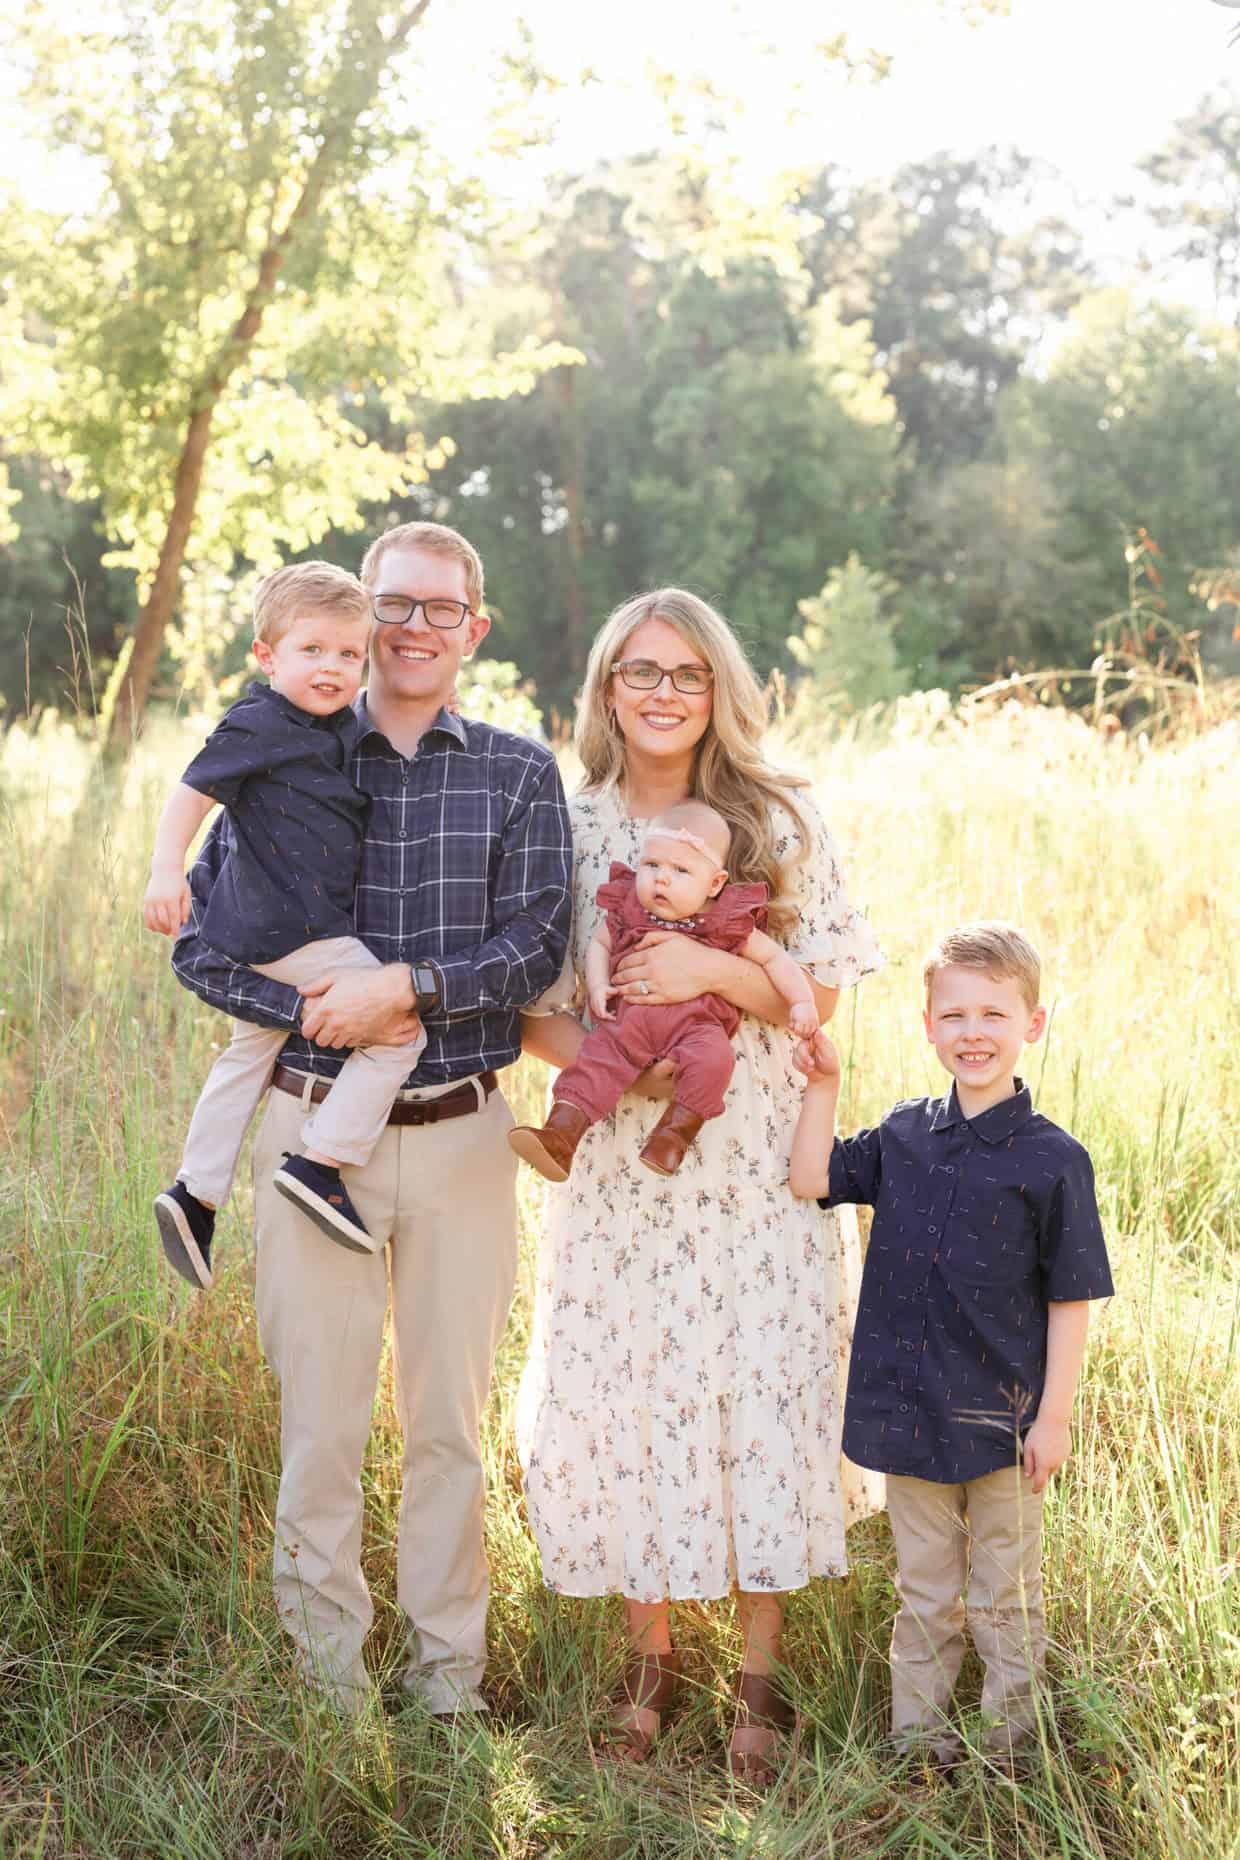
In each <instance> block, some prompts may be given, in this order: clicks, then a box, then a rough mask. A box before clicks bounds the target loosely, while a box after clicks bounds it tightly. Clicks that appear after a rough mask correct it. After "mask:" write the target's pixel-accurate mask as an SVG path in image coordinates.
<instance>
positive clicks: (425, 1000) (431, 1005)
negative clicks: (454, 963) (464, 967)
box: [410, 962, 443, 1014]
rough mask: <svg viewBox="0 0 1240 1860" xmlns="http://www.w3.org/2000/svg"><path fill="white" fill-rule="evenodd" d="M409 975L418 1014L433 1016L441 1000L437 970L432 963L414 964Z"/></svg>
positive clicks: (441, 991) (441, 993) (441, 994)
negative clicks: (411, 980) (411, 979)
mask: <svg viewBox="0 0 1240 1860" xmlns="http://www.w3.org/2000/svg"><path fill="white" fill-rule="evenodd" d="M410 973H411V974H412V976H413V996H414V1001H415V1003H416V1005H417V1010H418V1013H419V1014H433V1013H434V1011H435V1009H436V1008H437V1007H438V1006H439V1005H440V1003H441V1001H442V999H443V990H442V988H441V986H440V981H439V971H438V969H437V968H436V967H435V965H434V963H432V962H415V963H414V964H413V967H412V969H411V971H410Z"/></svg>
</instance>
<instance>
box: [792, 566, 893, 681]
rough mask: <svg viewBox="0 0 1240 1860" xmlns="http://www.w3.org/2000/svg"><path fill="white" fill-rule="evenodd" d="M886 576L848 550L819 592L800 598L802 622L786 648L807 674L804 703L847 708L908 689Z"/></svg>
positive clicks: (889, 582)
mask: <svg viewBox="0 0 1240 1860" xmlns="http://www.w3.org/2000/svg"><path fill="white" fill-rule="evenodd" d="M896 592H897V589H896V585H895V583H894V582H892V581H889V580H888V579H887V577H886V576H885V575H880V574H877V573H876V572H875V571H874V570H873V569H869V568H866V567H865V565H864V564H863V563H862V561H861V559H860V557H859V556H857V555H856V554H852V555H850V556H849V558H848V560H847V562H845V563H844V565H843V566H842V567H841V568H833V569H832V570H831V573H830V574H829V575H828V576H827V580H826V584H825V586H824V587H823V589H822V591H821V593H819V594H817V595H815V596H814V598H813V599H812V600H808V601H801V602H799V603H798V605H799V608H800V612H801V617H802V620H803V623H804V624H803V625H802V628H801V631H800V632H799V633H797V634H794V635H793V637H792V638H791V639H790V640H789V641H788V650H789V652H790V653H791V655H792V657H793V658H794V659H795V660H796V662H797V664H798V665H799V666H800V667H801V668H802V670H803V671H804V672H805V674H806V684H807V690H806V702H807V703H808V705H809V706H810V707H811V708H812V707H813V706H815V705H818V704H823V703H825V704H826V705H827V706H828V707H831V706H837V707H839V706H842V707H845V708H847V709H849V710H865V709H867V708H868V707H869V706H870V705H871V704H885V703H887V702H889V700H890V699H892V698H895V697H900V696H901V695H902V694H903V693H904V692H905V691H907V690H908V689H909V675H908V673H907V671H906V670H905V669H904V667H903V666H902V665H901V664H900V661H899V655H898V652H897V648H896V641H895V629H894V621H893V616H892V612H891V599H892V596H893V595H894V594H895V593H896Z"/></svg>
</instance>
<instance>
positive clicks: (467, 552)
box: [362, 523, 482, 613]
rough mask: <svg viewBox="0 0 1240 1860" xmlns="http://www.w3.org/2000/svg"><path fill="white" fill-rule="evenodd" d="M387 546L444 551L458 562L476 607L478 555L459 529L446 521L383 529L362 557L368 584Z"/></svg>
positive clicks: (371, 584) (479, 586)
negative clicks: (461, 566) (449, 526)
mask: <svg viewBox="0 0 1240 1860" xmlns="http://www.w3.org/2000/svg"><path fill="white" fill-rule="evenodd" d="M389 549H429V550H430V552H431V553H432V554H433V555H447V556H451V557H452V558H453V559H454V560H455V561H457V562H462V563H463V564H464V566H465V593H466V595H467V596H468V599H469V605H470V607H471V608H472V609H473V611H474V612H475V613H478V612H479V611H480V609H481V607H482V557H481V556H480V555H479V554H478V551H477V550H476V549H475V548H474V545H473V544H472V543H471V542H467V541H466V540H465V538H464V537H463V536H462V535H461V532H460V531H459V530H453V529H449V528H448V525H447V524H446V523H398V524H397V526H396V528H395V529H394V530H385V531H384V532H383V534H382V536H377V537H376V538H375V540H374V542H372V543H371V545H370V547H369V549H368V550H367V551H366V553H365V555H364V556H363V557H362V580H363V581H364V582H365V584H366V586H367V587H368V588H373V587H374V585H375V577H376V575H377V574H378V572H379V564H380V562H381V561H382V560H383V558H384V556H385V555H386V554H387V552H388V550H389ZM415 592H416V590H415Z"/></svg>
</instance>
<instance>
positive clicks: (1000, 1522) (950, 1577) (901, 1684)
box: [887, 1465, 1046, 1758]
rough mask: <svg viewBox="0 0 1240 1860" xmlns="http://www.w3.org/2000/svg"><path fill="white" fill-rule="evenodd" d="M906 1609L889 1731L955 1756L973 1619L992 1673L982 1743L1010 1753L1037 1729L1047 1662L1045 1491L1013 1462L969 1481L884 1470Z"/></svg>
mask: <svg viewBox="0 0 1240 1860" xmlns="http://www.w3.org/2000/svg"><path fill="white" fill-rule="evenodd" d="M887 1511H888V1515H889V1517H890V1519H891V1530H892V1535H893V1536H894V1538H895V1542H896V1560H897V1566H898V1574H897V1578H896V1587H897V1589H898V1590H899V1594H900V1609H899V1613H898V1614H897V1615H896V1620H895V1627H894V1629H893V1630H892V1636H891V1730H892V1735H893V1737H894V1738H895V1740H896V1742H897V1743H898V1744H905V1745H913V1744H918V1743H928V1744H929V1745H930V1746H931V1748H932V1749H933V1750H934V1751H935V1753H936V1755H939V1756H942V1757H949V1758H950V1757H951V1756H952V1755H955V1754H958V1753H959V1749H960V1740H959V1737H958V1735H957V1734H956V1733H955V1732H954V1730H953V1729H952V1727H951V1725H950V1723H949V1721H948V1718H947V1708H948V1705H949V1702H950V1700H951V1695H952V1689H953V1687H954V1686H955V1683H956V1678H957V1675H958V1674H959V1672H960V1664H961V1661H962V1660H963V1658H964V1650H965V1639H964V1630H965V1623H966V1621H967V1623H968V1626H969V1630H970V1632H971V1633H972V1635H973V1644H974V1646H975V1647H976V1648H977V1651H978V1653H979V1654H980V1655H981V1658H982V1662H983V1664H984V1666H985V1668H986V1678H985V1683H984V1685H983V1689H982V1716H983V1719H984V1721H986V1723H987V1725H988V1729H987V1731H986V1733H985V1742H986V1744H987V1746H988V1747H989V1748H992V1749H1006V1748H1007V1747H1008V1745H1009V1744H1014V1743H1018V1742H1020V1741H1021V1740H1023V1739H1024V1738H1026V1737H1027V1736H1028V1735H1029V1734H1030V1733H1031V1732H1032V1730H1033V1729H1034V1727H1035V1724H1036V1715H1035V1706H1034V1690H1035V1687H1036V1685H1037V1682H1038V1680H1039V1678H1040V1677H1041V1672H1042V1667H1043V1663H1044V1660H1045V1657H1046V1619H1045V1614H1044V1610H1043V1604H1042V1494H1041V1493H1036V1494H1035V1493H1034V1492H1032V1491H1031V1490H1030V1482H1029V1481H1028V1480H1027V1479H1026V1478H1025V1477H1024V1476H1023V1474H1022V1473H1021V1472H1020V1470H1019V1468H1018V1467H1016V1466H1015V1465H1012V1466H1004V1467H1001V1468H1000V1470H999V1471H998V1472H993V1473H987V1474H985V1476H984V1477H982V1478H980V1479H969V1480H967V1481H966V1482H965V1483H964V1484H963V1485H939V1484H937V1483H935V1482H934V1481H931V1480H928V1479H906V1478H901V1477H899V1476H897V1475H895V1474H893V1473H888V1475H887Z"/></svg>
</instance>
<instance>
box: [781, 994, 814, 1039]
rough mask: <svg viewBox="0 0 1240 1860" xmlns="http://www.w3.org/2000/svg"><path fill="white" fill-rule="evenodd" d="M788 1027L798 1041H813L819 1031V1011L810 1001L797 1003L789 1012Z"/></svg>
mask: <svg viewBox="0 0 1240 1860" xmlns="http://www.w3.org/2000/svg"><path fill="white" fill-rule="evenodd" d="M788 1027H789V1029H790V1031H791V1032H793V1033H795V1034H796V1036H797V1038H798V1040H812V1039H813V1037H814V1035H815V1034H816V1033H817V1031H818V1010H817V1008H815V1007H814V1005H813V1003H812V1002H809V1001H796V1002H794V1003H793V1005H792V1006H791V1007H790V1008H789V1010H788Z"/></svg>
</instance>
